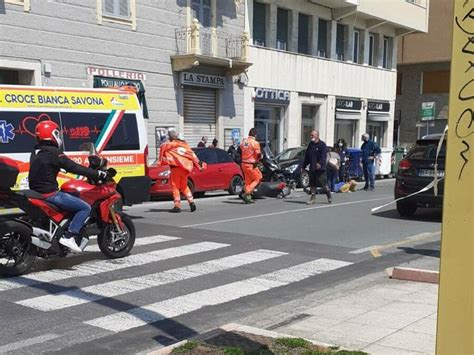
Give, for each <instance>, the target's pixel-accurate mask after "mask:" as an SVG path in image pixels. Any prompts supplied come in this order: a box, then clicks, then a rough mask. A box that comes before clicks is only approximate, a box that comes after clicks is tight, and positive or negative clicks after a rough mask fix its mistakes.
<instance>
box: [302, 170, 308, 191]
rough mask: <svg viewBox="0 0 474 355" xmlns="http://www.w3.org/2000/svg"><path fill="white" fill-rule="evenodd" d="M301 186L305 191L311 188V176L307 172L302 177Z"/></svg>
mask: <svg viewBox="0 0 474 355" xmlns="http://www.w3.org/2000/svg"><path fill="white" fill-rule="evenodd" d="M300 186H301V187H302V188H303V189H306V188H308V186H309V174H308V172H307V171H306V170H305V171H303V172H302V173H301V176H300Z"/></svg>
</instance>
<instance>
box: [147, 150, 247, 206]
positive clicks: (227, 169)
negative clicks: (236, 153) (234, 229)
mask: <svg viewBox="0 0 474 355" xmlns="http://www.w3.org/2000/svg"><path fill="white" fill-rule="evenodd" d="M193 150H194V152H195V153H196V155H197V156H198V158H199V159H200V160H201V161H203V162H206V163H207V168H206V169H205V170H203V171H202V172H201V171H199V170H198V169H194V170H193V171H192V173H191V174H190V175H189V181H188V185H189V188H190V189H191V191H192V192H193V194H194V196H195V197H200V196H204V194H205V193H206V191H215V190H227V191H228V192H229V193H230V194H231V195H236V194H238V193H239V192H240V191H241V189H242V186H243V174H242V170H241V169H240V167H239V166H238V165H237V164H236V163H235V162H234V161H233V160H232V158H231V157H230V156H229V154H227V153H226V152H225V151H224V150H222V149H219V148H194V149H193ZM149 174H150V178H151V180H152V186H151V196H152V197H165V196H171V194H172V189H171V183H170V168H169V166H158V165H157V164H156V162H155V163H154V164H152V165H151V166H150V169H149Z"/></svg>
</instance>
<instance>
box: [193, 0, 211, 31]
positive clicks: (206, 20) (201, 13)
mask: <svg viewBox="0 0 474 355" xmlns="http://www.w3.org/2000/svg"><path fill="white" fill-rule="evenodd" d="M191 10H192V15H193V19H197V20H198V21H199V23H200V24H201V25H202V26H203V27H211V25H212V6H211V0H192V3H191Z"/></svg>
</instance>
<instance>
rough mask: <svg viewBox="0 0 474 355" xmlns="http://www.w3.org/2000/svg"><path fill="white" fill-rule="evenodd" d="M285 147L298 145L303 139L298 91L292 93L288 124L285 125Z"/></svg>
mask: <svg viewBox="0 0 474 355" xmlns="http://www.w3.org/2000/svg"><path fill="white" fill-rule="evenodd" d="M284 135H285V138H286V144H285V148H289V147H297V146H298V145H300V140H301V102H300V99H299V95H298V93H297V92H294V91H292V92H291V93H290V104H289V105H288V115H287V125H286V127H285V134H284Z"/></svg>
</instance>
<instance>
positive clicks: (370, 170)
mask: <svg viewBox="0 0 474 355" xmlns="http://www.w3.org/2000/svg"><path fill="white" fill-rule="evenodd" d="M362 168H363V169H364V179H365V187H364V188H369V186H370V187H371V188H374V187H375V162H374V161H373V160H369V161H364V162H362Z"/></svg>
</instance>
